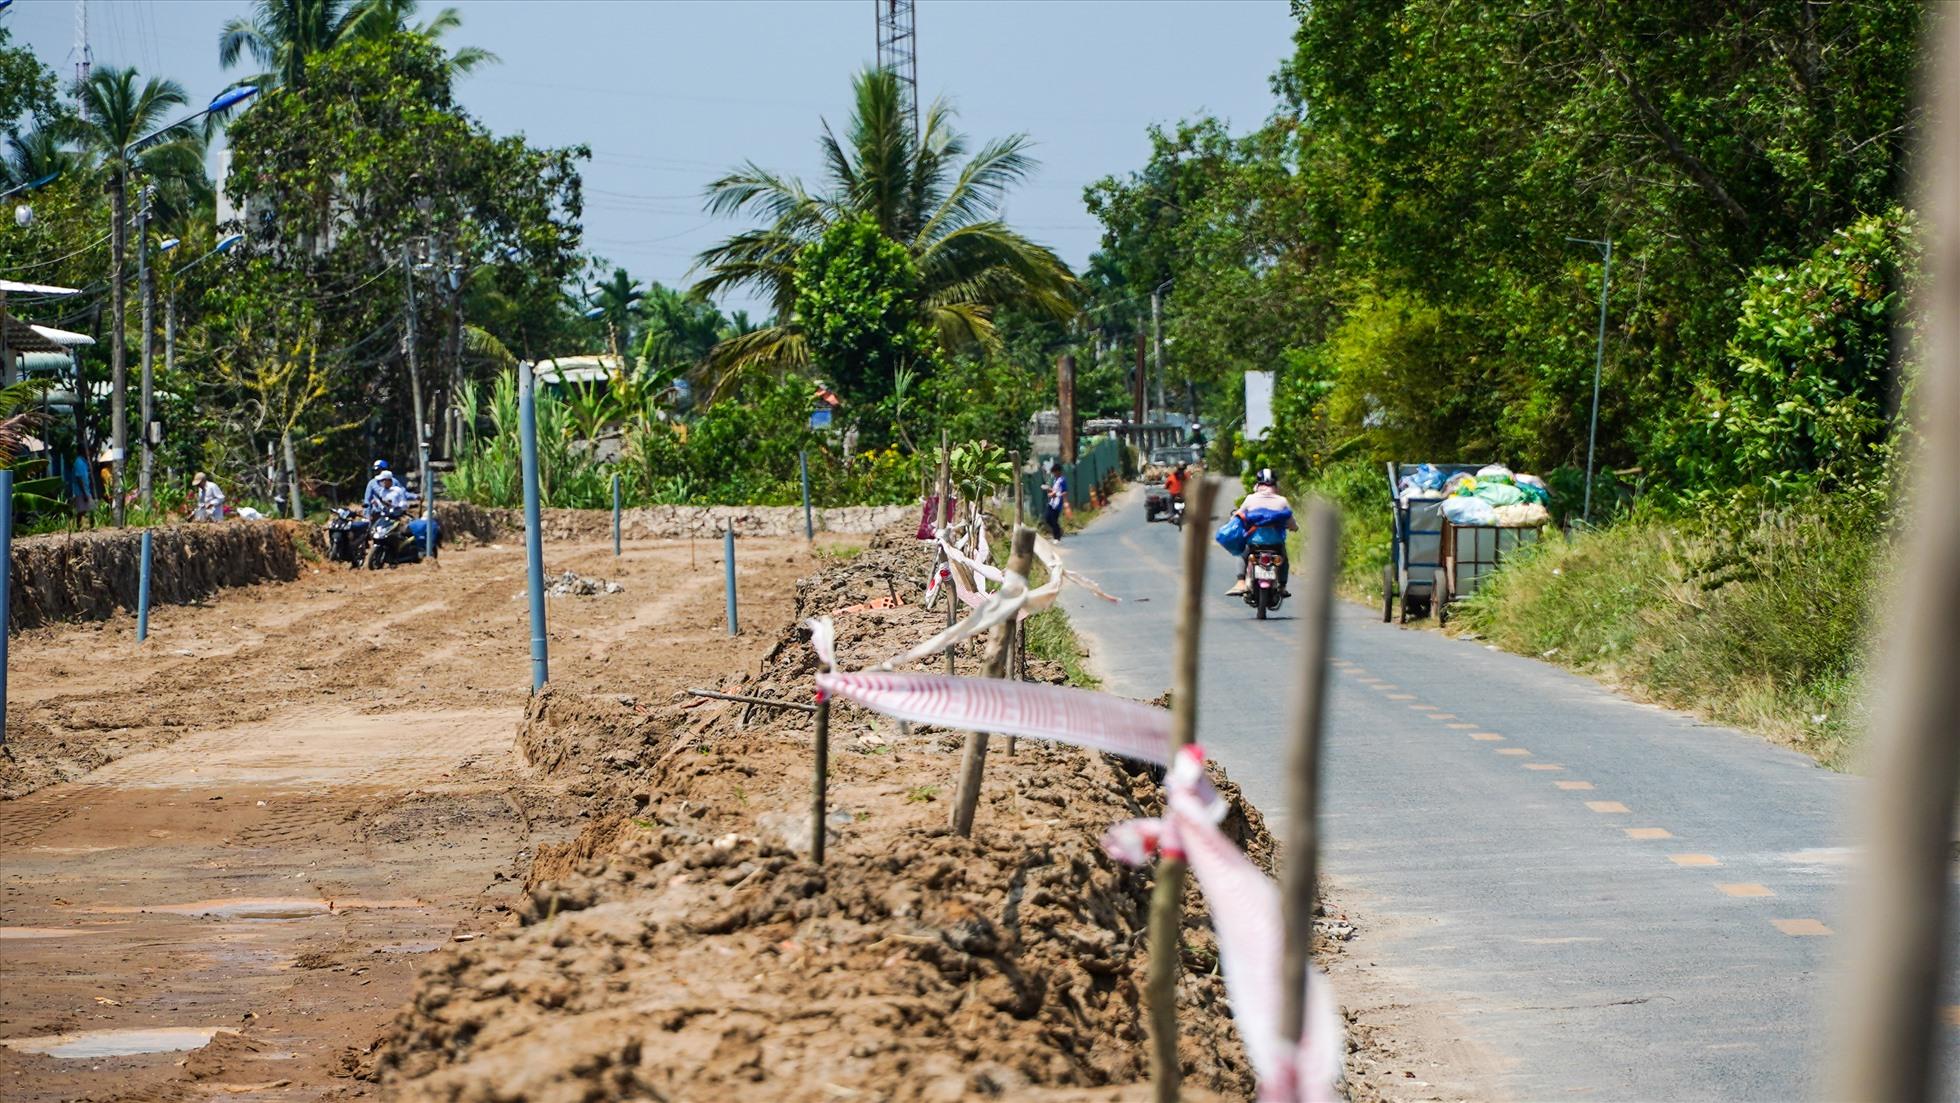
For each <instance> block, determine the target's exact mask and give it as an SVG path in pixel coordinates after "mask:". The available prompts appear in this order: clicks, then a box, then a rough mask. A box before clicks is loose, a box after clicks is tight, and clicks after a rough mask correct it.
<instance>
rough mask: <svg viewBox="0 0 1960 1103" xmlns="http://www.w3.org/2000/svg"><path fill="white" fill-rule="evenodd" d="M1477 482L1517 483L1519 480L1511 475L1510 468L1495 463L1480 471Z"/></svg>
mask: <svg viewBox="0 0 1960 1103" xmlns="http://www.w3.org/2000/svg"><path fill="white" fill-rule="evenodd" d="M1477 481H1478V482H1479V483H1515V482H1517V481H1518V480H1517V477H1516V476H1515V475H1512V474H1511V469H1510V468H1508V467H1506V466H1504V465H1503V464H1501V463H1493V464H1490V465H1489V466H1487V467H1483V468H1479V469H1478V471H1477Z"/></svg>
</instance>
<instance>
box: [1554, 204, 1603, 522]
mask: <svg viewBox="0 0 1960 1103" xmlns="http://www.w3.org/2000/svg"><path fill="white" fill-rule="evenodd" d="M1565 240H1566V243H1567V244H1571V245H1590V246H1592V247H1593V248H1595V249H1598V250H1599V254H1600V260H1601V267H1600V270H1599V344H1598V346H1597V347H1596V348H1595V349H1594V350H1593V395H1592V420H1591V423H1590V424H1589V425H1588V426H1587V428H1586V493H1585V499H1584V501H1585V504H1584V506H1582V507H1581V509H1580V511H1579V518H1580V520H1581V521H1583V522H1585V523H1586V524H1588V525H1590V524H1592V489H1593V446H1594V445H1595V444H1596V443H1597V441H1598V439H1599V371H1600V366H1601V365H1602V364H1604V363H1605V362H1606V295H1607V292H1608V289H1609V288H1610V287H1611V286H1612V282H1613V239H1612V238H1607V239H1606V240H1604V241H1595V240H1593V239H1592V238H1587V237H1569V238H1566V239H1565Z"/></svg>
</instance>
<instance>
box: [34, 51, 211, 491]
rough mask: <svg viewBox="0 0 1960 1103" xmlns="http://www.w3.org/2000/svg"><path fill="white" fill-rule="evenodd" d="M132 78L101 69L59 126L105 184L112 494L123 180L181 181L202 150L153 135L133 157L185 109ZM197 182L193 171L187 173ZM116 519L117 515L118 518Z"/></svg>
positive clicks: (123, 376) (122, 393)
mask: <svg viewBox="0 0 1960 1103" xmlns="http://www.w3.org/2000/svg"><path fill="white" fill-rule="evenodd" d="M138 79H139V78H138V77H137V73H136V70H135V69H133V68H117V67H115V66H106V65H105V66H103V67H101V68H98V69H96V70H94V71H93V72H91V73H90V74H89V79H88V81H87V82H86V83H84V84H81V85H80V86H78V87H77V88H76V89H75V92H76V95H77V97H78V98H79V99H80V107H81V111H80V113H79V114H77V115H75V116H72V117H70V118H69V120H68V121H67V123H66V125H67V126H68V127H69V128H70V130H69V133H70V134H71V135H72V136H73V137H74V138H75V139H76V140H77V141H78V142H79V143H80V144H81V146H82V148H83V149H84V150H85V151H86V152H87V153H88V154H90V155H92V156H93V157H94V158H95V160H96V163H97V164H98V165H99V166H100V167H101V168H102V170H103V171H104V172H105V173H106V174H107V176H108V186H109V199H110V208H111V212H112V214H111V222H110V235H109V298H110V328H109V339H110V346H109V370H110V394H109V416H110V425H111V428H110V438H111V443H112V445H113V447H114V448H115V449H116V456H117V458H116V461H115V464H114V471H115V475H114V482H115V490H116V492H117V493H118V495H119V494H120V492H121V489H122V486H123V468H124V465H125V459H124V456H123V453H124V452H126V451H127V450H128V442H129V421H128V418H129V414H128V403H127V398H128V390H129V371H128V364H127V362H126V359H127V358H126V347H125V345H126V341H125V335H124V326H125V315H124V286H123V284H124V265H125V256H124V254H125V253H126V251H127V248H128V240H127V235H128V227H129V190H130V176H131V174H132V172H134V171H137V170H139V169H145V170H149V169H154V170H160V172H161V174H163V175H176V176H182V175H184V174H185V169H186V162H187V161H188V162H192V163H195V162H196V161H197V159H198V157H199V155H200V154H201V152H202V149H203V146H202V144H201V143H200V142H198V140H197V139H196V137H195V135H194V133H193V132H192V131H191V130H190V129H189V128H188V127H180V128H176V129H173V130H170V131H166V132H163V133H161V134H158V135H157V137H156V138H155V139H154V140H152V141H150V142H149V143H148V144H146V145H145V146H144V147H143V148H142V149H140V150H139V149H133V148H132V147H133V146H135V145H136V143H137V142H138V140H139V139H143V138H146V137H148V136H150V135H151V134H153V133H156V132H157V131H159V130H161V128H163V127H164V126H166V125H168V119H169V118H170V116H171V115H173V114H175V113H176V112H177V111H179V110H180V109H181V108H182V107H183V106H184V102H185V96H184V89H183V86H181V85H179V84H178V83H177V82H176V81H174V80H160V79H158V78H156V77H151V78H149V79H148V80H144V81H143V82H142V83H141V84H140V85H139V84H138V83H137V81H138ZM192 171H195V172H196V173H198V174H199V175H201V174H202V169H201V167H199V168H195V169H193V170H192ZM118 516H120V514H119V515H118Z"/></svg>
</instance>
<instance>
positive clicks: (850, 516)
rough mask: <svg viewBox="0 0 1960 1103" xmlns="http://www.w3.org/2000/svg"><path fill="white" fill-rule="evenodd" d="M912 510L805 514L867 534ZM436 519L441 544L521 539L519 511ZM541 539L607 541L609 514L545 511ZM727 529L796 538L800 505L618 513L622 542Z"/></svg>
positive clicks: (443, 505) (461, 508) (454, 506)
mask: <svg viewBox="0 0 1960 1103" xmlns="http://www.w3.org/2000/svg"><path fill="white" fill-rule="evenodd" d="M918 514H919V507H918V506H916V505H897V506H839V507H836V508H833V509H818V510H813V511H812V512H811V520H812V521H813V522H814V523H815V525H816V529H817V531H818V532H835V533H851V534H869V533H873V532H876V531H877V530H879V529H881V528H884V527H886V526H888V525H891V524H893V523H894V522H897V521H900V520H903V519H904V518H907V517H912V518H916V517H917V516H918ZM436 519H437V521H438V523H439V524H440V526H441V528H442V532H443V534H444V537H445V539H459V538H460V539H464V540H473V541H475V542H477V543H482V544H488V543H492V542H496V541H506V540H516V539H520V538H521V537H522V536H523V535H524V511H523V510H519V509H490V508H486V507H484V506H475V505H471V504H469V503H468V502H437V503H436ZM540 519H541V520H542V522H543V524H542V526H541V527H542V529H543V531H544V538H545V539H546V540H561V541H593V540H610V539H612V513H611V511H609V510H603V509H547V510H544V511H543V512H542V514H541V515H540ZM730 525H733V526H734V527H735V535H737V536H802V535H803V508H802V507H801V506H644V507H637V508H634V509H624V510H621V511H620V514H619V530H620V535H621V536H622V537H624V538H625V539H627V540H648V539H679V538H684V537H690V536H692V537H701V538H706V537H715V538H719V537H720V536H721V534H722V532H723V531H724V530H726V529H727V528H728V527H729V526H730Z"/></svg>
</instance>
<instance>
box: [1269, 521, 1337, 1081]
mask: <svg viewBox="0 0 1960 1103" xmlns="http://www.w3.org/2000/svg"><path fill="white" fill-rule="evenodd" d="M1340 542H1341V517H1340V514H1339V513H1337V512H1335V510H1334V507H1333V506H1331V505H1329V504H1328V503H1327V502H1325V501H1323V500H1321V499H1319V498H1315V499H1314V500H1313V501H1312V503H1311V504H1309V505H1308V507H1307V533H1306V553H1307V554H1306V562H1305V564H1303V566H1305V567H1306V570H1305V572H1304V581H1305V582H1306V586H1305V588H1304V596H1305V598H1306V610H1305V612H1304V613H1303V614H1302V616H1301V619H1302V620H1303V621H1304V622H1305V624H1304V626H1303V627H1304V628H1305V635H1304V638H1302V639H1301V641H1300V709H1299V712H1298V714H1297V720H1298V726H1297V727H1296V728H1295V729H1294V736H1293V748H1292V753H1291V755H1290V756H1289V759H1290V760H1289V762H1288V764H1287V766H1288V769H1287V776H1288V782H1289V785H1288V794H1287V796H1288V801H1287V803H1288V806H1289V807H1288V809H1287V823H1286V869H1285V870H1284V871H1283V872H1282V874H1281V885H1280V891H1281V897H1280V900H1281V904H1280V907H1281V909H1282V912H1283V916H1282V918H1283V922H1284V927H1285V930H1286V952H1285V956H1284V957H1283V958H1282V960H1281V965H1280V985H1281V988H1280V994H1281V997H1282V1000H1283V1002H1282V1003H1281V1004H1280V1017H1279V1029H1280V1040H1281V1041H1282V1042H1283V1043H1284V1044H1285V1045H1288V1046H1297V1045H1299V1044H1300V1035H1301V1033H1302V1032H1303V1031H1305V1030H1306V1025H1307V1001H1306V996H1307V964H1308V962H1309V961H1311V960H1312V958H1313V912H1314V897H1315V895H1316V892H1317V890H1318V888H1319V875H1320V852H1319V847H1320V828H1319V816H1320V741H1321V730H1322V721H1323V718H1324V717H1325V715H1326V713H1327V658H1328V655H1329V654H1330V652H1329V649H1328V636H1329V635H1330V632H1329V629H1330V627H1331V621H1332V619H1333V613H1334V570H1335V565H1336V563H1337V562H1338V561H1339V560H1338V554H1339V551H1340Z"/></svg>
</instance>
